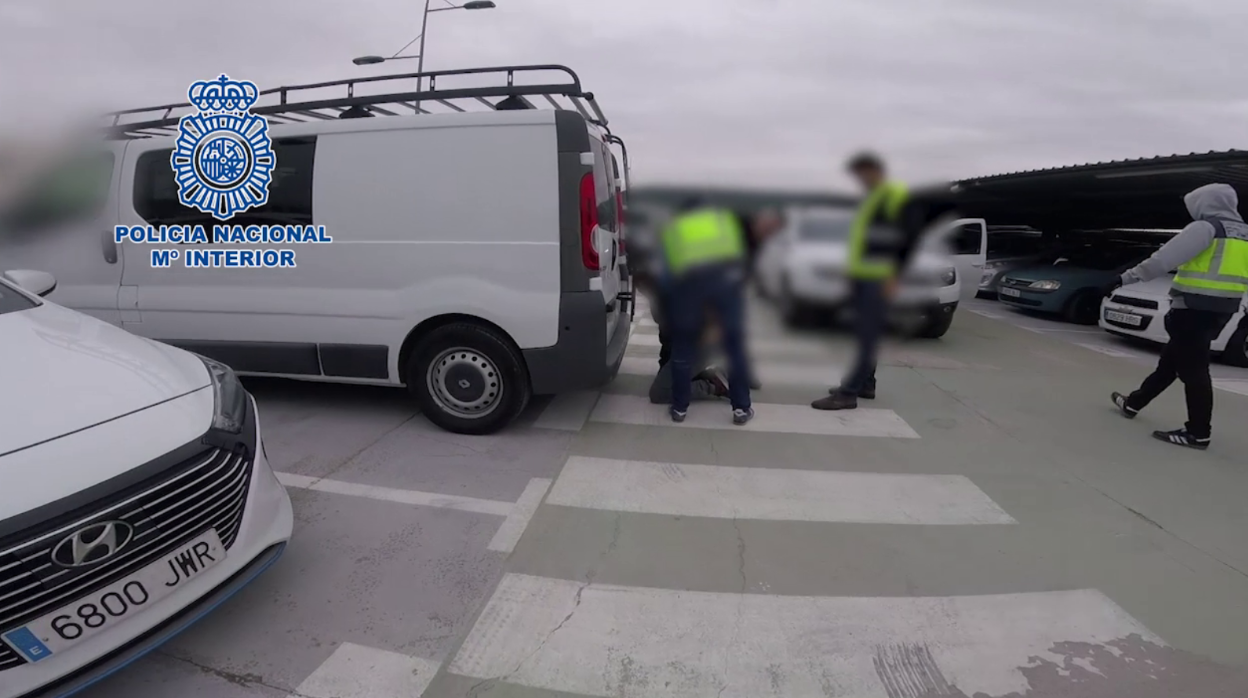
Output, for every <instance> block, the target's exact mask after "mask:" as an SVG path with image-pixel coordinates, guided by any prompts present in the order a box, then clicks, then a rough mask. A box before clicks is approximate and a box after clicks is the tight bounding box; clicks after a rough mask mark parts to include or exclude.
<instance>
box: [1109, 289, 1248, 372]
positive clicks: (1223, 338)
mask: <svg viewBox="0 0 1248 698" xmlns="http://www.w3.org/2000/svg"><path fill="white" fill-rule="evenodd" d="M1173 275H1174V272H1171V273H1170V274H1169V275H1167V276H1163V277H1161V278H1160V279H1153V280H1152V281H1145V282H1143V283H1138V284H1128V285H1126V286H1123V287H1122V288H1120V289H1118V290H1117V291H1114V294H1113V295H1112V296H1110V297H1109V298H1107V299H1105V300H1104V301H1102V302H1101V318H1100V321H1099V323H1098V324H1099V325H1100V326H1101V328H1102V329H1104V330H1105V331H1106V332H1109V333H1110V334H1114V335H1118V336H1120V337H1130V338H1132V339H1143V340H1146V341H1149V342H1153V343H1155V344H1166V343H1167V342H1169V341H1170V334H1169V333H1168V332H1166V323H1165V317H1166V313H1168V312H1170V282H1171V280H1172V279H1173ZM1246 314H1248V300H1245V301H1244V302H1243V303H1242V304H1241V305H1240V310H1239V312H1238V313H1236V314H1235V316H1234V317H1232V318H1231V320H1230V322H1228V323H1226V328H1225V329H1223V330H1222V334H1221V335H1219V336H1218V338H1217V339H1216V340H1214V342H1213V345H1212V349H1213V351H1214V352H1215V353H1218V354H1220V355H1221V359H1222V361H1223V362H1225V363H1228V364H1230V365H1232V366H1248V319H1246Z"/></svg>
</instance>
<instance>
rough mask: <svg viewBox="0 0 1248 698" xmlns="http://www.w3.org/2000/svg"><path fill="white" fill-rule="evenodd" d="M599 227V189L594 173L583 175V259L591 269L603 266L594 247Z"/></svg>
mask: <svg viewBox="0 0 1248 698" xmlns="http://www.w3.org/2000/svg"><path fill="white" fill-rule="evenodd" d="M597 227H598V191H597V189H595V187H594V175H593V173H589V174H586V175H585V176H584V177H581V261H582V262H584V263H585V268H586V269H588V270H590V271H598V270H599V269H601V268H602V266H601V263H600V262H599V261H598V250H597V248H595V247H594V229H595V228H597Z"/></svg>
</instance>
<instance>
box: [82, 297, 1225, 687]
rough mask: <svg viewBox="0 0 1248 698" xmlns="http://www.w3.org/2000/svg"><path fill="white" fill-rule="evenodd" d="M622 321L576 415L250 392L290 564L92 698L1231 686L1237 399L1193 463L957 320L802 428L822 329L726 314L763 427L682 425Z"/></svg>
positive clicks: (1001, 332)
mask: <svg viewBox="0 0 1248 698" xmlns="http://www.w3.org/2000/svg"><path fill="white" fill-rule="evenodd" d="M968 311H969V312H968ZM975 311H978V312H975ZM638 318H639V322H638V323H637V325H636V327H635V329H634V332H635V333H636V336H635V337H634V340H633V342H631V343H630V348H629V352H628V356H627V358H626V362H625V366H624V368H623V371H622V373H621V375H620V376H619V377H618V378H617V379H616V381H615V382H614V383H612V384H611V385H610V386H608V387H607V388H605V389H604V391H603V392H602V393H601V394H599V393H593V394H584V395H570V396H563V397H560V398H558V399H556V400H554V401H551V400H543V401H539V402H535V404H534V405H532V406H531V407H530V409H529V410H528V411H527V413H526V414H525V415H524V417H523V419H522V420H521V423H520V424H518V425H517V426H516V427H515V428H513V429H511V430H509V431H507V432H506V433H503V434H500V435H497V436H493V437H466V436H456V435H452V434H447V433H445V432H441V431H438V430H436V429H435V428H434V427H432V426H430V425H428V424H427V423H426V422H424V421H423V420H422V419H421V418H420V417H419V416H418V415H416V414H415V413H414V411H413V410H412V408H411V406H410V405H409V404H408V403H407V401H406V399H405V396H404V395H403V394H401V393H398V392H394V391H387V390H373V389H352V388H343V387H333V386H320V385H314V384H298V383H286V382H280V381H272V382H269V381H265V382H259V381H255V382H251V383H249V387H250V388H251V389H252V391H253V392H254V393H255V394H256V396H257V399H258V400H259V402H260V406H261V417H262V420H263V427H264V430H265V434H266V442H267V448H268V452H269V455H270V459H271V460H272V462H273V464H274V467H275V468H276V469H278V470H279V471H281V472H282V473H283V475H282V478H283V480H284V481H285V482H286V483H287V485H288V486H289V487H290V488H291V494H292V498H293V500H294V505H295V512H296V519H297V520H296V528H295V538H294V541H293V542H292V545H291V547H290V549H289V551H288V553H287V554H286V556H285V558H284V559H283V560H282V561H281V562H280V563H279V564H278V565H277V566H275V567H274V568H273V569H272V570H271V571H269V572H268V573H267V574H266V575H265V576H263V577H262V578H261V579H260V580H259V581H258V582H257V583H256V584H254V585H253V586H251V587H250V588H248V589H246V590H245V591H244V592H243V593H242V594H240V595H239V596H237V597H236V598H234V599H233V600H231V601H230V602H229V603H228V604H227V605H225V606H223V607H222V608H221V609H220V610H219V611H218V612H217V613H215V614H213V615H212V616H210V617H209V618H207V619H206V620H204V621H203V622H201V623H200V624H199V625H197V626H196V627H194V628H193V629H192V630H190V631H188V632H187V633H186V634H184V635H183V636H182V637H180V638H179V639H178V640H177V641H175V642H174V643H172V644H171V645H168V646H166V647H165V648H164V649H163V650H162V651H160V652H159V653H157V654H156V655H154V656H151V657H149V658H148V659H146V660H144V661H142V662H141V663H139V664H137V665H135V666H133V667H131V668H130V669H128V670H127V671H125V672H123V673H121V674H119V675H117V676H115V677H113V678H111V679H109V680H108V681H106V682H104V683H102V684H100V685H98V686H97V687H96V688H94V689H92V690H91V691H89V692H88V693H87V696H88V697H89V698H134V697H136V696H166V695H179V696H188V697H196V696H204V697H209V696H211V697H212V698H217V697H224V698H232V697H234V696H239V697H244V696H245V697H252V696H286V695H298V696H306V697H307V698H331V697H338V698H363V697H364V696H369V697H370V698H389V697H391V696H393V697H396V698H397V697H400V696H403V697H412V698H415V697H417V696H424V697H425V698H452V697H455V698H459V697H467V696H474V697H487V696H488V697H492V698H497V697H499V696H506V697H516V698H521V697H523V698H538V697H542V698H547V697H553V696H646V697H648V698H649V697H667V696H670V697H672V698H676V697H677V696H679V697H681V698H685V697H698V698H701V697H703V696H706V697H711V696H722V697H725V698H729V697H736V698H758V697H759V696H785V697H786V698H793V697H805V696H854V697H855V698H920V697H924V698H927V697H933V698H934V697H936V696H963V697H965V696H977V695H979V694H981V693H982V694H983V695H985V696H990V697H992V698H998V697H1003V696H1011V697H1013V696H1026V697H1027V698H1050V697H1054V698H1055V697H1056V696H1071V697H1080V698H1081V697H1083V696H1088V697H1091V698H1109V697H1110V696H1123V695H1131V696H1133V698H1134V697H1135V696H1149V697H1152V696H1154V694H1153V693H1149V692H1145V691H1144V690H1143V689H1141V690H1139V691H1137V692H1134V693H1133V692H1131V690H1134V689H1131V688H1130V687H1131V686H1132V685H1133V683H1132V682H1137V681H1140V682H1143V685H1145V686H1146V687H1152V688H1154V689H1155V688H1156V687H1157V686H1161V685H1162V682H1159V681H1158V679H1157V678H1156V677H1162V678H1165V677H1169V676H1174V677H1176V678H1174V680H1175V681H1179V682H1181V683H1179V684H1176V685H1170V684H1166V685H1165V689H1164V690H1165V691H1167V692H1164V693H1157V694H1156V696H1157V698H1160V696H1162V695H1165V696H1167V698H1169V696H1174V695H1184V696H1191V697H1193V698H1205V697H1206V696H1210V697H1212V696H1214V695H1228V696H1230V695H1235V696H1242V695H1246V694H1248V676H1246V675H1244V674H1242V673H1238V672H1237V669H1236V668H1235V667H1238V666H1240V665H1244V664H1248V633H1245V632H1244V631H1243V629H1244V628H1245V627H1248V603H1245V601H1246V600H1248V539H1246V538H1245V537H1244V535H1243V531H1244V530H1245V528H1244V527H1245V525H1248V510H1246V508H1245V506H1244V493H1245V492H1248V466H1246V465H1245V463H1246V461H1245V458H1244V457H1243V454H1244V453H1248V433H1245V430H1244V429H1243V428H1242V424H1243V423H1244V422H1245V418H1248V395H1239V394H1235V393H1233V392H1230V391H1223V392H1219V393H1218V396H1217V397H1218V405H1217V408H1216V409H1217V414H1216V415H1215V425H1214V430H1215V431H1214V444H1213V446H1212V447H1211V449H1210V450H1209V451H1208V452H1205V453H1198V452H1194V451H1186V450H1181V449H1177V448H1174V447H1171V446H1168V445H1166V444H1162V443H1160V442H1156V441H1153V440H1152V439H1150V438H1148V432H1149V431H1150V430H1151V429H1154V428H1162V427H1165V428H1171V427H1174V426H1178V425H1180V424H1181V423H1182V421H1183V407H1182V398H1181V391H1179V390H1178V389H1177V388H1176V389H1173V390H1172V391H1171V392H1170V393H1169V394H1167V395H1165V396H1163V398H1162V399H1160V400H1159V401H1158V402H1157V403H1156V404H1155V405H1153V406H1152V407H1150V409H1149V411H1148V412H1147V413H1145V414H1143V415H1141V416H1140V417H1139V418H1137V419H1136V420H1134V421H1127V420H1123V419H1121V418H1120V417H1119V416H1117V415H1116V414H1115V413H1114V412H1113V410H1112V408H1111V407H1110V406H1109V403H1108V398H1107V396H1108V393H1109V391H1111V390H1114V389H1120V390H1121V389H1129V388H1131V387H1132V386H1133V385H1134V384H1136V383H1138V381H1139V380H1140V379H1141V378H1142V377H1143V376H1144V374H1145V372H1146V371H1147V370H1148V367H1147V363H1148V361H1149V356H1148V354H1149V352H1147V351H1144V350H1140V349H1137V348H1134V347H1125V346H1123V345H1122V344H1121V343H1119V342H1118V341H1117V340H1115V339H1113V338H1112V337H1109V336H1108V335H1104V333H1101V332H1100V331H1099V330H1097V329H1096V328H1074V327H1071V326H1069V325H1059V324H1057V323H1050V322H1048V321H1045V320H1040V319H1037V318H1032V317H1026V316H1020V315H1018V314H1017V313H1014V312H1012V311H1010V310H1009V309H1008V308H1002V307H1000V306H998V305H996V304H994V303H990V302H984V301H976V302H973V303H971V304H970V305H969V306H968V307H966V308H964V309H963V310H960V311H959V315H958V318H957V320H956V321H955V325H954V327H953V329H952V330H951V331H950V333H949V334H948V335H947V336H946V337H945V338H944V339H942V340H940V341H935V342H914V343H906V344H894V345H891V346H890V347H888V349H887V352H886V355H885V357H884V361H883V364H884V365H883V366H882V367H881V370H880V396H879V399H878V400H875V401H873V402H867V403H865V404H864V405H863V407H862V408H861V409H859V410H857V411H856V412H851V413H839V414H831V413H820V412H815V411H813V410H810V409H809V408H808V407H807V406H806V405H807V403H808V402H809V401H810V400H811V399H813V398H815V397H817V396H818V395H819V394H821V393H822V392H823V391H824V390H825V389H826V387H827V386H828V385H829V384H830V383H833V382H835V381H836V380H837V378H838V377H839V369H838V368H837V366H839V365H843V363H844V362H845V361H846V359H847V358H849V346H848V344H847V342H846V339H845V338H844V337H839V336H835V335H826V334H818V333H811V334H806V335H802V336H794V335H791V334H787V333H785V332H783V331H782V330H781V329H780V327H779V325H778V323H777V322H776V320H775V318H774V317H772V316H771V315H770V314H769V313H768V312H767V311H766V309H764V308H755V309H754V310H753V314H752V327H753V336H754V338H755V339H756V341H755V347H754V354H755V361H756V362H757V363H758V367H759V373H760V378H761V379H762V381H763V383H764V385H763V389H762V390H760V391H757V392H756V393H755V401H756V408H757V410H758V415H759V416H758V419H757V420H756V421H755V422H754V423H752V424H751V425H749V426H748V427H746V428H734V427H733V426H732V425H731V424H730V423H729V414H728V407H727V405H717V404H695V406H694V408H693V411H692V412H691V414H690V418H689V420H688V421H687V422H686V423H685V424H683V425H679V426H678V425H673V424H671V423H670V422H669V421H667V419H666V416H665V413H664V410H663V409H662V408H659V407H655V406H651V405H649V404H648V402H647V401H646V400H645V399H644V397H643V396H644V395H645V394H646V388H647V386H648V383H649V379H650V374H651V373H652V371H653V369H654V367H655V363H654V362H655V359H656V357H657V352H658V347H657V341H656V340H655V338H654V334H655V332H656V330H655V329H654V327H653V324H652V323H649V322H647V321H645V320H644V315H643V314H642V313H640V312H639V314H638ZM1105 349H1109V350H1112V351H1107V350H1105ZM1218 376H1219V377H1221V378H1224V379H1228V380H1230V379H1244V380H1248V372H1245V371H1242V370H1239V369H1231V368H1229V367H1220V368H1219V369H1218ZM1227 385H1230V384H1224V387H1226V386H1227ZM1150 662H1151V663H1150ZM1210 662H1216V663H1219V665H1214V664H1210ZM1150 676H1151V677H1153V678H1150ZM1217 681H1225V682H1229V683H1233V684H1234V685H1233V687H1232V688H1231V689H1230V691H1231V692H1228V693H1225V694H1222V693H1213V692H1211V687H1212V686H1214V684H1215V683H1216V682H1217ZM1183 682H1186V683H1183ZM1076 685H1077V686H1078V690H1077V691H1076V690H1075V686H1076Z"/></svg>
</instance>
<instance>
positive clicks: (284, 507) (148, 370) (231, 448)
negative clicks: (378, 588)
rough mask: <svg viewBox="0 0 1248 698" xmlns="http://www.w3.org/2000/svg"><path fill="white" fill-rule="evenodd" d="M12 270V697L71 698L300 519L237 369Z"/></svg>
mask: <svg viewBox="0 0 1248 698" xmlns="http://www.w3.org/2000/svg"><path fill="white" fill-rule="evenodd" d="M6 276H7V277H8V280H0V352H2V353H3V356H4V361H3V362H0V386H3V388H2V390H3V395H4V398H3V403H4V405H5V408H4V418H3V419H0V483H3V484H0V698H15V697H16V696H28V695H35V694H39V695H66V694H69V693H72V692H74V691H76V690H78V689H81V688H83V687H85V686H87V685H90V684H92V683H94V682H95V681H97V680H99V679H100V678H103V677H104V676H106V675H108V674H111V673H113V672H114V671H117V670H118V669H119V668H121V667H123V666H125V665H126V664H129V663H130V662H132V661H134V660H136V659H137V658H139V657H141V656H142V655H144V654H146V653H147V652H149V651H151V650H152V649H154V648H156V647H157V646H159V645H160V644H161V643H163V642H165V641H166V640H168V639H170V638H171V637H172V636H174V635H175V634H177V633H178V632H180V631H182V630H183V629H185V628H186V627H187V626H189V625H190V624H191V623H193V622H195V621H196V620H198V619H199V618H200V617H202V616H203V615H204V614H206V613H208V612H209V611H211V610H212V609H213V608H215V607H216V606H217V605H218V604H220V603H221V602H222V601H223V600H225V599H226V598H228V597H229V596H231V595H232V594H234V593H235V592H237V591H238V590H239V589H241V588H242V587H244V586H246V585H247V584H248V583H249V582H251V581H252V580H253V579H255V578H256V576H257V575H259V574H260V573H261V572H263V571H264V570H265V569H267V568H268V567H269V566H270V565H271V564H273V562H274V561H276V560H277V558H278V557H279V556H280V555H281V554H282V551H283V550H284V549H285V546H286V543H287V541H288V540H289V539H290V534H291V527H292V525H293V517H292V515H291V507H290V499H289V498H288V497H287V495H286V491H285V489H283V488H282V486H281V485H280V484H279V483H278V481H277V479H276V478H275V477H274V475H273V472H272V471H271V470H270V469H269V465H268V461H267V459H266V457H265V454H264V447H263V442H262V441H261V437H260V425H259V419H258V417H257V413H256V406H255V402H254V401H253V400H252V398H251V396H250V395H248V394H247V392H246V391H245V390H243V388H242V386H241V385H240V384H239V382H238V379H237V378H235V376H234V374H233V372H232V371H230V369H228V368H226V367H225V366H223V365H221V364H219V363H217V362H215V361H212V360H211V359H203V358H201V357H198V356H195V355H194V354H191V353H190V352H186V351H183V350H181V349H176V348H174V347H170V346H167V345H164V344H160V343H158V342H153V341H151V340H148V339H144V338H142V337H137V336H135V335H132V334H130V333H128V332H125V331H123V330H121V329H118V328H116V327H113V326H111V325H109V324H107V323H104V322H101V321H99V320H96V319H94V318H91V317H87V316H86V315H83V314H81V313H76V312H74V311H72V310H68V309H66V308H62V307H60V306H58V305H56V304H54V303H50V302H47V301H45V300H41V299H40V298H39V296H40V295H46V294H47V293H48V292H49V291H51V290H52V288H54V286H55V282H54V280H53V277H52V276H51V275H49V274H47V273H45V272H32V271H13V272H9V273H8V274H7V275H6ZM19 285H20V286H21V287H22V288H23V289H25V290H18V287H19Z"/></svg>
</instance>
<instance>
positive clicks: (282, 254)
mask: <svg viewBox="0 0 1248 698" xmlns="http://www.w3.org/2000/svg"><path fill="white" fill-rule="evenodd" d="M113 241H114V242H117V243H122V242H130V243H138V244H146V245H239V246H240V249H230V248H228V247H215V248H211V249H204V248H197V247H162V248H159V249H153V250H152V251H151V263H152V267H153V268H158V267H171V266H175V265H177V266H182V267H185V268H188V269H219V268H236V269H293V268H294V267H295V251H294V250H293V249H289V248H287V249H281V248H275V247H269V246H270V245H272V246H277V245H282V246H286V245H297V244H303V243H314V244H315V243H330V242H333V241H334V239H333V238H332V237H330V236H329V233H327V232H325V226H323V225H247V226H242V225H214V226H212V230H211V231H208V230H207V229H205V227H204V226H202V225H160V226H153V225H119V226H117V227H116V228H114V229H113ZM243 246H250V247H243Z"/></svg>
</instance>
